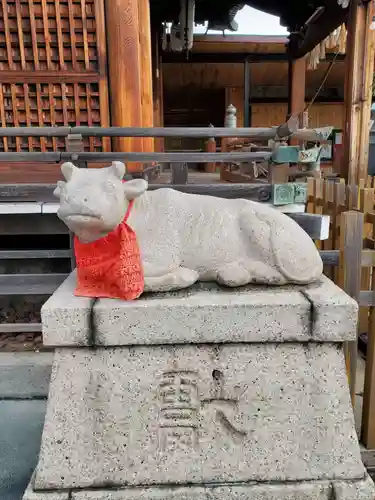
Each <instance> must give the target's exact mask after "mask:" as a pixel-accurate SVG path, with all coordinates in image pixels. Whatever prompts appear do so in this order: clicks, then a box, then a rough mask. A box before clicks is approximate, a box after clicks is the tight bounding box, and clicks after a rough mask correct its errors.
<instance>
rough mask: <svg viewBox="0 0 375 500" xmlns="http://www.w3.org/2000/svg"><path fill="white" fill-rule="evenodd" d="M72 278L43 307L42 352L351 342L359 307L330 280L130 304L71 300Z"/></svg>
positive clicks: (211, 287)
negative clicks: (49, 348)
mask: <svg viewBox="0 0 375 500" xmlns="http://www.w3.org/2000/svg"><path fill="white" fill-rule="evenodd" d="M74 288H75V274H72V275H70V276H69V278H68V279H67V280H66V281H65V282H64V283H63V284H62V285H61V287H60V288H59V289H58V290H57V291H56V292H55V293H54V294H53V296H52V297H51V298H50V299H49V300H48V301H47V302H46V303H45V305H44V306H43V308H42V322H43V340H44V344H45V345H46V346H89V345H94V346H122V345H124V346H125V345H150V344H155V345H159V344H180V343H192V344H194V343H236V342H309V341H317V342H324V341H326V342H343V341H349V340H355V338H356V324H357V314H358V306H357V303H356V302H355V301H354V300H353V299H351V298H350V297H349V296H348V295H347V294H346V293H345V292H343V291H342V290H341V289H340V288H339V287H337V286H336V285H334V284H333V283H332V282H331V281H330V280H329V279H328V278H326V277H323V278H322V279H321V280H320V281H319V282H317V283H314V284H310V285H307V286H305V287H301V286H285V287H265V286H261V287H260V286H259V287H254V286H247V287H243V288H236V289H228V288H221V287H219V286H218V285H216V284H211V283H209V284H208V283H199V284H197V285H194V286H193V287H191V288H188V289H186V290H181V291H178V292H172V293H159V294H145V295H143V296H142V297H141V298H140V299H138V300H135V301H122V300H115V299H99V300H97V301H96V303H95V304H94V307H93V315H92V320H93V325H94V331H93V332H91V333H90V331H89V330H90V329H89V323H90V317H91V314H90V308H91V304H92V301H91V299H89V298H87V299H86V298H82V297H75V296H74Z"/></svg>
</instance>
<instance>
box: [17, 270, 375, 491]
mask: <svg viewBox="0 0 375 500" xmlns="http://www.w3.org/2000/svg"><path fill="white" fill-rule="evenodd" d="M70 281H71V280H70ZM67 285H68V288H69V287H70V286H71V282H70V284H69V282H67V283H66V284H65V286H63V287H62V291H61V292H57V293H56V294H55V296H54V297H53V298H52V299H50V301H49V304H48V305H47V307H46V308H45V310H44V321H45V323H44V328H45V331H46V332H47V334H48V332H52V333H53V337H54V339H55V340H54V342H57V341H58V326H59V324H61V325H62V327H63V331H64V335H63V338H62V340H61V343H62V346H61V347H59V348H58V349H57V350H56V351H55V357H54V363H53V369H52V376H51V384H50V393H49V401H48V408H47V415H46V421H45V426H44V431H43V437H42V445H41V450H40V455H39V462H38V465H37V468H36V472H35V479H34V480H33V483H32V487H30V489H29V492H27V493H26V494H25V497H24V498H25V500H39V499H40V500H43V499H46V500H67V499H69V500H91V499H94V500H100V499H103V500H138V499H139V500H148V499H149V500H174V499H176V500H177V499H178V500H190V499H191V500H207V499H211V500H216V499H217V500H224V498H225V499H226V500H228V499H229V500H232V499H233V500H245V499H246V500H247V499H251V500H276V499H277V500H280V499H281V500H321V499H322V500H323V499H324V500H328V499H332V498H335V499H336V500H373V498H374V494H375V490H374V486H373V483H372V481H371V480H370V479H369V478H368V477H367V474H366V471H365V468H364V466H363V464H362V461H361V456H360V449H359V444H358V440H357V435H356V432H355V426H354V416H353V411H352V406H351V401H350V395H349V390H348V383H347V375H346V368H345V362H344V355H343V341H345V340H352V339H353V338H355V326H356V321H355V320H356V313H357V306H356V304H355V303H354V302H353V301H352V300H351V299H349V298H348V297H347V296H346V295H345V294H344V293H343V292H342V291H341V290H339V289H338V288H337V287H335V286H334V285H333V284H332V283H330V282H329V281H328V280H322V282H321V283H318V284H315V285H313V286H309V287H305V288H295V287H294V288H290V287H288V288H287V289H284V290H283V289H280V288H278V289H277V290H273V289H272V288H271V289H270V288H267V289H265V288H263V289H262V288H254V287H253V288H247V289H242V290H240V291H238V292H236V291H228V290H222V289H218V288H217V287H216V288H215V289H210V286H209V285H204V287H203V288H198V289H195V290H192V291H190V292H189V293H188V294H187V293H186V291H185V292H181V293H180V294H178V293H177V294H172V295H171V294H165V295H164V296H163V295H158V296H156V297H155V296H151V297H146V298H144V299H141V300H139V301H134V302H132V303H130V302H128V303H120V302H119V301H112V302H111V301H108V300H107V301H105V302H104V301H99V303H98V304H96V309H95V310H94V312H93V313H90V308H89V307H88V304H83V303H82V298H77V302H76V299H75V298H74V297H73V296H72V295H70V296H69V308H71V311H75V315H74V316H72V317H69V316H66V315H63V311H62V309H63V308H64V307H65V308H66V307H67V305H66V304H67V302H66V298H67V292H68V290H67ZM59 293H60V295H59ZM69 293H70V292H69ZM198 299H199V300H198ZM54 304H55V306H54ZM77 304H78V306H79V307H77ZM81 306H82V307H81ZM83 306H84V307H83ZM80 309H81V315H80V313H79V310H80ZM275 311H277V314H276V313H275ZM142 313H143V314H142ZM88 315H89V316H91V317H92V319H93V320H94V326H95V328H96V331H95V333H96V335H97V336H96V337H95V338H93V337H91V338H92V340H93V341H94V345H92V346H87V345H85V342H84V338H85V337H82V338H80V340H79V341H78V340H77V339H78V337H79V336H78V337H77V335H76V333H77V332H78V330H80V328H81V327H84V329H87V326H88V324H87V320H86V319H87V316H88ZM59 318H60V319H59ZM161 319H162V320H163V321H161ZM51 321H52V322H51ZM69 324H70V326H69ZM77 325H80V328H79V329H78V330H77V329H76V328H77ZM112 327H113V328H112ZM111 328H112V331H111ZM162 328H163V329H164V330H163V331H161V329H162ZM297 328H299V330H297ZM75 329H76V330H75ZM80 331H81V332H82V331H83V330H80ZM69 332H71V333H72V332H75V333H74V335H72V336H71V335H70V333H69ZM215 332H219V333H220V334H219V335H218V338H217V339H216V337H215ZM100 335H101V336H102V337H101V340H100V341H98V340H99V336H100ZM160 338H163V339H165V340H166V342H165V343H161V342H160ZM105 339H106V340H105ZM135 339H137V341H136V342H135V341H134V340H135ZM158 340H159V341H158ZM215 340H216V341H215ZM67 342H69V343H73V345H71V347H67V345H66V344H67ZM75 342H77V344H75ZM100 344H101V346H100ZM103 344H104V345H105V347H104V346H103ZM161 344H162V345H161ZM78 346H80V347H78ZM51 495H57V496H55V497H54V496H51Z"/></svg>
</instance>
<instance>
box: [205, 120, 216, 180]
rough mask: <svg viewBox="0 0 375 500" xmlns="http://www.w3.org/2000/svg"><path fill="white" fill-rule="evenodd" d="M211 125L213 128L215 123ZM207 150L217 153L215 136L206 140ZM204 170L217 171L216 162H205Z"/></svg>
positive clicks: (207, 151) (208, 171)
mask: <svg viewBox="0 0 375 500" xmlns="http://www.w3.org/2000/svg"><path fill="white" fill-rule="evenodd" d="M210 127H212V128H213V125H212V124H210ZM205 151H206V153H216V140H215V138H214V137H210V138H209V139H207V141H206V142H205ZM204 171H205V172H207V173H215V172H216V163H215V162H210V163H205V165H204Z"/></svg>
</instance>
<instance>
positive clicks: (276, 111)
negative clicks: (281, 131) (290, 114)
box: [251, 103, 344, 129]
mask: <svg viewBox="0 0 375 500" xmlns="http://www.w3.org/2000/svg"><path fill="white" fill-rule="evenodd" d="M251 110H252V121H251V125H252V127H271V126H273V125H276V124H278V123H283V121H285V117H286V114H287V111H288V105H287V104H286V103H274V104H252V105H251ZM343 115H344V104H343V103H316V104H313V106H312V107H311V109H310V110H309V127H310V128H314V127H325V126H333V127H335V128H340V129H341V128H342V126H343Z"/></svg>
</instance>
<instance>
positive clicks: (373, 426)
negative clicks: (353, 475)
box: [360, 224, 375, 448]
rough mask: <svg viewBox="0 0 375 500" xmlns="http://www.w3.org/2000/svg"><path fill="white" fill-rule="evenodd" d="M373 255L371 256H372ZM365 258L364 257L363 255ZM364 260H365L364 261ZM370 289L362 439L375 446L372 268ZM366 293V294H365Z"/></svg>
mask: <svg viewBox="0 0 375 500" xmlns="http://www.w3.org/2000/svg"><path fill="white" fill-rule="evenodd" d="M371 236H372V239H373V240H374V239H375V225H374V224H372V234H371ZM365 252H367V253H368V254H369V258H368V264H369V265H374V264H375V250H374V249H372V250H365V251H364V253H365ZM370 255H371V257H370ZM362 258H363V260H364V257H363V256H362ZM362 262H363V261H362ZM371 271H372V273H371V278H370V287H369V289H370V290H369V291H363V292H361V297H360V299H361V301H362V304H363V302H365V304H363V305H366V306H369V307H370V310H369V316H368V330H367V350H366V367H365V385H364V391H363V409H362V440H363V442H364V444H365V445H366V447H367V448H375V272H374V268H372V270H371ZM365 294H366V295H365Z"/></svg>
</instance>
